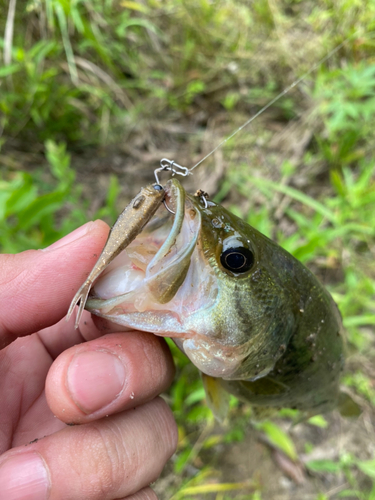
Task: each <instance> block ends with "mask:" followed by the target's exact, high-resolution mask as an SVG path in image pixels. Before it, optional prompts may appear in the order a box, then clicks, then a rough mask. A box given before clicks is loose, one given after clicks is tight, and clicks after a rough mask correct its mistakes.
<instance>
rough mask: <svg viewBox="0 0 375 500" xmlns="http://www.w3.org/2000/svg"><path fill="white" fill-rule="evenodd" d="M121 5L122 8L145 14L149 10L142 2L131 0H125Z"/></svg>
mask: <svg viewBox="0 0 375 500" xmlns="http://www.w3.org/2000/svg"><path fill="white" fill-rule="evenodd" d="M120 5H121V7H125V8H126V9H130V10H136V11H138V12H143V13H145V14H146V13H147V12H148V8H147V7H146V5H143V4H141V3H140V2H132V1H130V0H123V1H122V2H120Z"/></svg>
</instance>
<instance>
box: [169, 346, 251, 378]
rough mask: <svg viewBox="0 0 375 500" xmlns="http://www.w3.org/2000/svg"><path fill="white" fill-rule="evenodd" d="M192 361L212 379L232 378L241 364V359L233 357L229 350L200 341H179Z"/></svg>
mask: <svg viewBox="0 0 375 500" xmlns="http://www.w3.org/2000/svg"><path fill="white" fill-rule="evenodd" d="M175 342H176V344H177V345H178V346H179V347H180V348H181V350H182V351H183V352H184V353H185V354H186V356H187V357H188V358H189V359H190V361H191V362H192V363H193V364H194V365H195V366H196V367H197V368H198V369H199V370H200V371H201V372H203V373H205V374H206V375H209V376H211V377H220V378H230V377H231V375H233V374H234V373H235V372H236V371H237V370H238V367H239V365H240V364H241V361H242V360H241V359H238V357H235V356H233V354H234V353H231V352H230V350H229V351H228V348H225V349H223V347H222V346H214V345H213V344H212V343H210V342H205V341H200V340H198V339H194V338H189V339H185V340H183V339H178V340H177V341H175Z"/></svg>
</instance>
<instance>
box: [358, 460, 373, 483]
mask: <svg viewBox="0 0 375 500" xmlns="http://www.w3.org/2000/svg"><path fill="white" fill-rule="evenodd" d="M357 466H358V468H359V469H360V470H361V471H362V472H363V473H364V474H366V476H369V477H371V478H372V479H375V459H373V460H368V461H366V462H357Z"/></svg>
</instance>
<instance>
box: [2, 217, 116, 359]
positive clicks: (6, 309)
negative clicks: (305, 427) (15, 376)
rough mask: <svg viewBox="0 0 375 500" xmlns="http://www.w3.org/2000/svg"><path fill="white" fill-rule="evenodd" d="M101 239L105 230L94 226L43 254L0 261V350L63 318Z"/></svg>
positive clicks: (99, 224)
mask: <svg viewBox="0 0 375 500" xmlns="http://www.w3.org/2000/svg"><path fill="white" fill-rule="evenodd" d="M107 236H108V226H107V224H105V223H104V222H102V221H99V220H98V221H95V222H88V223H87V224H85V225H84V226H82V227H80V228H78V229H76V230H75V231H73V232H72V233H70V234H68V235H67V236H65V237H64V238H62V239H61V240H59V241H57V242H56V243H54V244H53V245H51V246H50V247H47V248H45V249H44V250H27V251H25V252H22V253H20V254H16V255H1V256H0V304H1V308H0V349H2V348H3V347H5V346H6V345H8V344H10V343H11V342H12V341H13V340H15V339H16V338H17V337H21V336H24V335H29V334H31V333H34V332H37V331H38V330H41V329H42V328H46V327H48V326H51V325H54V324H55V323H57V322H58V321H59V320H60V319H61V318H62V317H64V316H65V314H66V312H67V310H68V307H69V303H70V301H71V300H72V298H73V296H74V294H75V292H76V291H77V289H78V288H79V286H80V285H81V284H82V282H83V281H84V280H85V279H86V277H87V275H88V274H89V272H90V271H91V268H92V267H93V265H94V264H95V262H96V260H97V258H98V256H99V254H100V252H101V250H102V248H103V247H104V244H105V242H106V239H107Z"/></svg>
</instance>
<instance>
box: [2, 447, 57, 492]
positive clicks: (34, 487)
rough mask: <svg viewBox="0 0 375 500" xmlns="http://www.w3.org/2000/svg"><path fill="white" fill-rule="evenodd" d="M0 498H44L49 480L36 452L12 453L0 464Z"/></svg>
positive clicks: (48, 487) (43, 464) (47, 490)
mask: <svg viewBox="0 0 375 500" xmlns="http://www.w3.org/2000/svg"><path fill="white" fill-rule="evenodd" d="M0 485H1V487H0V500H21V499H24V498H27V500H45V499H47V498H48V496H49V489H50V480H49V474H48V472H47V469H46V466H45V463H44V461H43V460H42V458H41V457H40V455H39V454H38V453H23V454H22V455H21V454H20V455H14V456H12V457H10V458H8V459H7V460H5V462H3V463H2V465H1V466H0Z"/></svg>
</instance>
